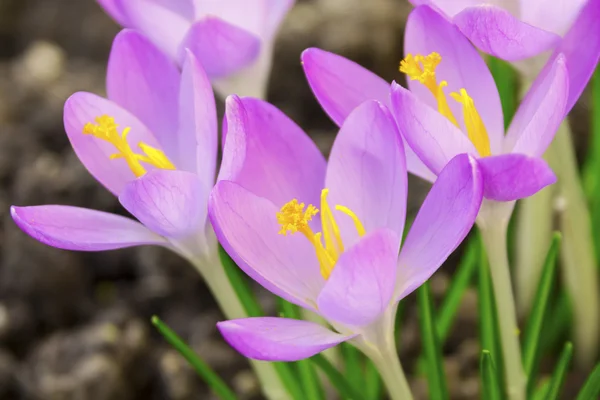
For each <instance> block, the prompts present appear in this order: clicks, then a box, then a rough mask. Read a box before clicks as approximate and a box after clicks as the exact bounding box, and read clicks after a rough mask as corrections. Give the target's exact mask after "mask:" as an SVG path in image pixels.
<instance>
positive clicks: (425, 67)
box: [400, 52, 442, 86]
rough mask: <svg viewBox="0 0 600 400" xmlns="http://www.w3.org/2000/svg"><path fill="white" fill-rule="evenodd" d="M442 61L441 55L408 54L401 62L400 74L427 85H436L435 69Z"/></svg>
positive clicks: (434, 53)
mask: <svg viewBox="0 0 600 400" xmlns="http://www.w3.org/2000/svg"><path fill="white" fill-rule="evenodd" d="M441 61H442V57H441V56H440V55H439V53H436V52H433V53H430V54H429V55H427V56H422V55H420V54H417V55H416V56H413V55H412V54H408V55H407V56H406V57H405V58H404V60H402V61H400V72H402V73H404V74H406V75H408V77H409V78H410V79H411V80H415V81H419V82H421V83H423V84H425V85H428V86H429V85H435V69H436V68H437V66H438V64H439V63H440V62H441Z"/></svg>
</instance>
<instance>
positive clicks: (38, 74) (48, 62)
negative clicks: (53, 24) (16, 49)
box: [17, 40, 66, 86]
mask: <svg viewBox="0 0 600 400" xmlns="http://www.w3.org/2000/svg"><path fill="white" fill-rule="evenodd" d="M65 60H66V55H65V52H64V50H63V49H62V48H60V47H59V46H58V45H57V44H55V43H52V42H47V41H41V40H40V41H36V42H33V43H32V44H31V45H30V46H29V47H28V48H27V49H26V50H25V53H24V54H23V57H22V60H21V63H20V64H17V68H20V69H21V71H19V72H20V73H18V74H17V76H19V77H20V78H21V79H22V80H23V81H25V82H29V84H30V85H31V86H44V85H48V84H50V83H53V82H54V81H56V80H57V79H58V78H59V77H60V76H61V74H62V73H63V71H64V68H65Z"/></svg>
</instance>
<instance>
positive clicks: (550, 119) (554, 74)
mask: <svg viewBox="0 0 600 400" xmlns="http://www.w3.org/2000/svg"><path fill="white" fill-rule="evenodd" d="M568 95H569V77H568V71H567V66H566V65H565V58H564V57H562V56H561V57H558V58H557V59H556V60H555V61H554V63H553V65H552V68H551V69H550V70H546V72H543V73H542V74H541V75H540V76H538V78H537V79H536V81H535V82H534V83H533V85H532V86H531V89H529V92H528V93H527V95H526V96H525V98H524V99H523V101H522V102H521V105H520V106H519V109H518V110H517V112H516V114H515V117H514V118H513V120H512V122H511V124H510V127H509V129H508V133H507V134H506V139H505V144H504V149H505V151H506V152H509V151H512V152H513V153H523V154H527V155H530V156H534V157H539V156H541V155H542V154H544V151H546V148H548V145H550V142H552V139H553V138H554V135H555V134H556V131H557V130H558V127H559V125H560V123H561V122H562V120H563V119H564V117H565V106H566V105H567V100H568Z"/></svg>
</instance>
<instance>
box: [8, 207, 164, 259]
mask: <svg viewBox="0 0 600 400" xmlns="http://www.w3.org/2000/svg"><path fill="white" fill-rule="evenodd" d="M10 214H11V216H12V218H13V220H14V221H15V223H16V224H17V225H18V226H19V228H21V229H22V230H23V231H24V232H25V233H27V234H28V235H29V236H31V237H32V238H34V239H35V240H38V241H40V242H42V243H44V244H47V245H49V246H52V247H57V248H59V249H64V250H79V251H104V250H114V249H120V248H123V247H131V246H139V245H147V244H153V245H166V241H165V239H164V238H163V237H161V236H158V235H157V234H155V233H153V232H151V231H150V230H149V229H147V228H146V227H145V226H144V225H142V224H140V223H139V222H136V221H134V220H132V219H129V218H125V217H121V216H119V215H115V214H111V213H106V212H101V211H96V210H89V209H87V208H79V207H70V206H58V205H48V206H33V207H15V206H12V207H11V209H10Z"/></svg>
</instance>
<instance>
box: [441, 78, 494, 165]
mask: <svg viewBox="0 0 600 400" xmlns="http://www.w3.org/2000/svg"><path fill="white" fill-rule="evenodd" d="M450 96H452V98H453V99H454V100H456V101H458V102H459V103H461V104H462V105H463V116H464V120H465V127H466V129H467V134H468V135H469V139H470V140H471V142H473V145H475V148H476V149H477V151H478V152H479V155H480V156H481V157H487V156H489V155H491V154H492V152H491V150H490V139H489V137H488V134H487V131H486V129H485V125H484V124H483V120H482V119H481V117H480V116H479V113H478V112H477V108H475V103H474V102H473V99H472V98H471V96H469V95H468V94H467V91H466V90H465V89H460V94H458V93H456V92H453V93H450Z"/></svg>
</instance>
